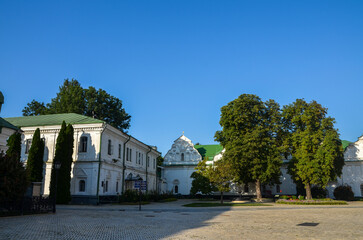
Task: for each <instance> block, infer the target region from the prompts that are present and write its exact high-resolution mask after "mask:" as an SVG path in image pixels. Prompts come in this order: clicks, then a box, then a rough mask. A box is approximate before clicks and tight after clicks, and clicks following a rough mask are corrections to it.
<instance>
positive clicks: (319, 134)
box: [283, 99, 344, 199]
mask: <svg viewBox="0 0 363 240" xmlns="http://www.w3.org/2000/svg"><path fill="white" fill-rule="evenodd" d="M283 122H284V126H285V130H286V131H285V140H284V143H285V149H286V151H287V152H288V153H289V154H290V155H291V156H292V159H291V161H290V163H289V173H290V174H291V175H292V176H293V179H294V180H295V181H296V182H302V183H303V184H304V185H305V189H306V197H307V198H308V199H312V194H311V185H312V184H317V185H320V186H322V187H325V186H326V185H327V184H328V182H329V181H331V180H335V179H336V177H337V176H340V175H341V173H342V168H343V166H344V156H343V147H342V143H341V141H340V139H339V134H338V131H337V129H335V128H334V123H335V120H334V118H332V117H328V116H327V109H326V108H324V107H322V106H321V105H320V104H319V103H317V102H316V101H311V102H310V103H307V102H306V101H305V100H304V99H297V100H296V101H295V102H294V103H292V104H290V105H286V106H284V108H283Z"/></svg>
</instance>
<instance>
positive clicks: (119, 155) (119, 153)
mask: <svg viewBox="0 0 363 240" xmlns="http://www.w3.org/2000/svg"><path fill="white" fill-rule="evenodd" d="M118 158H121V144H119V145H118Z"/></svg>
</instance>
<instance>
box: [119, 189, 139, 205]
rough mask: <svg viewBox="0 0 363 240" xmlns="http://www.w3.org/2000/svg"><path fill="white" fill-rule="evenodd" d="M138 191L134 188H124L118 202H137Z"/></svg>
mask: <svg viewBox="0 0 363 240" xmlns="http://www.w3.org/2000/svg"><path fill="white" fill-rule="evenodd" d="M139 198H140V197H139V192H138V191H135V190H126V191H125V193H124V194H122V195H121V196H120V202H137V201H139Z"/></svg>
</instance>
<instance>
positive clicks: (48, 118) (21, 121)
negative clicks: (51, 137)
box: [5, 113, 104, 127]
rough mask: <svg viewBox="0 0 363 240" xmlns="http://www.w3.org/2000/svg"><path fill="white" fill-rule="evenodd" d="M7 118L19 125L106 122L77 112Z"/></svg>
mask: <svg viewBox="0 0 363 240" xmlns="http://www.w3.org/2000/svg"><path fill="white" fill-rule="evenodd" d="M5 120H6V121H8V122H10V123H11V124H13V125H15V126H17V127H34V126H50V125H61V124H62V122H63V121H65V122H66V123H67V124H90V123H104V121H101V120H98V119H95V118H91V117H87V116H83V115H80V114H76V113H62V114H49V115H40V116H27V117H13V118H5Z"/></svg>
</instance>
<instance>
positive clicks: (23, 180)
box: [0, 133, 29, 202]
mask: <svg viewBox="0 0 363 240" xmlns="http://www.w3.org/2000/svg"><path fill="white" fill-rule="evenodd" d="M8 147H9V149H8V151H7V152H6V155H5V156H0V202H5V201H8V202H18V201H20V200H21V199H22V197H23V196H24V193H25V191H26V189H27V187H28V185H29V182H28V177H27V172H26V170H25V168H24V165H23V163H22V162H21V161H20V148H21V137H20V133H14V134H13V135H11V136H10V137H9V139H8Z"/></svg>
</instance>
